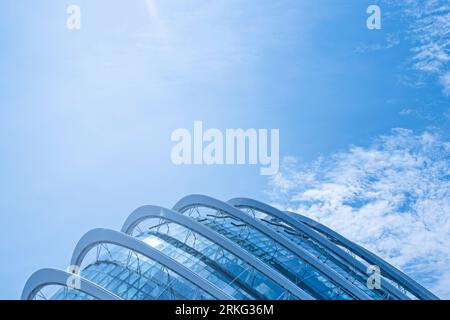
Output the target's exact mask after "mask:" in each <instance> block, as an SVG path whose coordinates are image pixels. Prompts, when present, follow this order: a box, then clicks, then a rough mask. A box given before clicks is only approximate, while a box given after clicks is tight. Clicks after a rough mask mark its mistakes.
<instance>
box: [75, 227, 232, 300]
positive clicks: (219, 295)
mask: <svg viewBox="0 0 450 320" xmlns="http://www.w3.org/2000/svg"><path fill="white" fill-rule="evenodd" d="M104 243H109V244H113V245H117V246H119V247H123V248H127V249H129V250H131V251H134V252H137V253H140V254H142V255H143V256H146V257H148V258H149V259H152V260H154V261H157V262H158V263H160V264H162V265H163V266H165V267H167V268H169V269H170V270H172V271H174V272H175V273H177V274H179V275H180V276H182V277H183V278H185V279H187V280H189V281H190V282H192V283H194V284H195V285H197V286H198V287H200V288H201V289H203V290H204V291H206V292H208V293H209V294H211V295H212V296H213V297H215V298H216V299H219V300H234V298H233V297H231V296H230V295H228V294H226V293H225V292H223V291H222V290H220V289H219V288H217V287H216V286H214V285H213V284H212V283H210V282H209V281H208V280H205V279H203V278H201V277H200V276H198V275H197V274H195V273H194V272H192V271H191V270H189V269H187V268H186V267H184V266H183V265H181V264H179V263H178V262H177V261H175V260H173V259H172V258H170V257H168V256H167V255H165V254H163V253H161V252H160V251H159V250H157V249H155V248H153V247H151V246H149V245H148V244H146V243H145V242H142V241H139V240H137V239H136V238H133V237H131V236H129V235H127V234H124V233H122V232H118V231H114V230H108V229H94V230H91V231H89V232H88V233H86V234H85V235H84V236H83V237H82V238H81V239H80V241H79V242H78V244H77V246H76V247H75V250H74V251H73V254H72V260H71V265H72V266H81V263H82V262H83V259H84V257H85V256H86V254H87V253H88V252H89V251H90V250H91V249H92V248H94V247H95V246H97V245H99V244H104Z"/></svg>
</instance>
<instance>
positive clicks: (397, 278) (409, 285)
mask: <svg viewBox="0 0 450 320" xmlns="http://www.w3.org/2000/svg"><path fill="white" fill-rule="evenodd" d="M285 213H286V214H288V215H290V216H291V217H293V218H296V219H298V221H300V222H302V223H304V224H305V225H308V226H310V227H311V228H313V229H315V230H317V231H318V232H320V233H321V234H323V235H325V236H326V237H328V238H330V239H333V240H334V241H335V242H337V243H339V244H341V245H342V246H343V247H345V248H347V249H348V250H349V251H350V252H352V253H354V254H356V255H357V256H359V257H361V258H362V259H364V260H365V261H367V262H368V263H370V264H373V265H377V266H379V267H380V269H381V270H382V273H384V274H385V276H386V277H388V278H389V279H391V280H393V281H394V282H396V283H398V284H399V286H400V287H403V288H405V289H406V290H408V291H409V292H411V293H412V294H413V295H415V296H416V297H417V298H419V299H423V300H439V298H438V297H437V296H436V295H434V294H433V293H431V292H430V291H428V290H427V289H425V288H424V287H423V286H421V285H420V284H419V283H417V282H416V281H414V280H413V279H411V278H410V277H409V276H407V275H406V274H404V273H403V272H401V271H400V270H398V269H397V268H395V267H394V266H392V265H391V264H389V263H388V262H386V261H385V260H383V259H381V258H380V257H378V256H377V255H375V254H374V253H372V252H370V251H368V250H367V249H365V248H363V247H361V246H360V245H358V244H356V243H354V242H352V241H350V240H348V239H347V238H345V237H343V236H341V235H340V234H339V233H337V232H335V231H333V230H331V229H330V228H328V227H326V226H324V225H323V224H321V223H319V222H317V221H315V220H313V219H311V218H308V217H305V216H303V215H300V214H297V213H293V212H289V211H285Z"/></svg>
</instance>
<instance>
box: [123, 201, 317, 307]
mask: <svg viewBox="0 0 450 320" xmlns="http://www.w3.org/2000/svg"><path fill="white" fill-rule="evenodd" d="M151 218H161V219H164V220H169V221H172V222H174V223H177V224H180V225H182V226H184V227H186V228H188V229H190V230H192V231H195V232H196V233H198V234H200V235H202V236H203V237H205V238H207V239H209V240H211V241H212V242H214V243H216V244H217V245H219V246H220V247H222V248H224V249H226V250H228V251H229V252H231V253H232V254H234V255H235V256H237V257H238V258H240V259H241V260H243V261H245V262H246V263H248V264H249V265H250V266H252V267H254V268H255V269H257V270H258V271H260V272H261V273H263V274H264V275H266V276H267V277H268V278H270V279H272V280H273V281H275V282H276V283H278V284H279V285H281V286H282V287H284V288H285V289H286V290H288V291H289V292H291V293H292V294H293V295H295V296H297V297H298V298H299V299H302V300H313V299H314V298H313V297H311V295H309V294H308V293H306V292H305V291H303V290H302V289H300V288H299V287H297V286H296V285H295V284H294V283H293V282H291V281H290V280H289V279H287V278H286V277H284V276H283V275H282V274H280V273H279V272H278V271H276V270H274V269H273V268H271V267H269V266H267V265H266V264H264V263H263V262H262V261H261V260H259V259H257V258H255V257H253V256H252V255H250V254H248V253H247V252H246V251H245V250H243V249H241V248H240V247H239V246H238V245H236V244H235V243H234V242H232V241H230V240H228V239H227V238H225V237H224V236H222V235H220V234H218V233H217V232H215V231H213V230H211V229H210V228H208V227H206V226H204V225H202V224H201V223H198V222H196V221H195V220H193V219H191V218H189V217H187V216H185V215H182V214H180V213H179V212H175V211H173V210H169V209H166V208H162V207H157V206H143V207H140V208H138V209H137V210H135V211H134V212H133V213H132V214H131V215H130V216H129V217H128V219H127V220H126V221H125V224H124V225H123V227H122V232H125V233H127V234H131V233H132V231H133V229H134V228H135V227H136V226H137V225H138V224H139V223H140V222H142V221H144V220H146V219H151Z"/></svg>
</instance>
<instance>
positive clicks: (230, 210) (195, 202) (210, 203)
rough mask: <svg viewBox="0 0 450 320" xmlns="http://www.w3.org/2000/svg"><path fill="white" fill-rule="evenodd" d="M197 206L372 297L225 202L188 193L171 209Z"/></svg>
mask: <svg viewBox="0 0 450 320" xmlns="http://www.w3.org/2000/svg"><path fill="white" fill-rule="evenodd" d="M198 206H203V207H207V208H210V209H214V210H219V211H223V212H226V213H227V214H229V215H231V216H233V217H235V218H237V219H239V220H241V221H243V222H245V223H247V224H248V225H250V226H252V227H253V228H255V229H257V230H259V231H260V232H261V233H263V234H265V235H266V236H268V237H269V238H271V239H272V240H274V241H275V242H278V243H280V244H282V245H283V246H284V247H285V248H286V249H288V250H289V251H291V252H292V253H294V254H295V255H296V256H298V257H300V258H301V259H303V260H304V261H306V262H307V263H308V264H310V265H312V266H313V267H314V268H316V269H317V270H319V271H320V272H322V273H323V274H325V275H327V276H328V277H329V278H330V279H332V280H333V281H335V282H336V283H337V284H338V285H340V286H341V287H342V288H344V289H346V290H347V291H348V292H349V293H351V294H352V295H353V296H354V297H356V298H358V299H361V300H372V298H371V297H370V296H369V295H367V294H366V293H364V292H363V291H362V290H360V289H359V288H357V287H355V286H354V285H352V284H351V283H350V282H348V281H347V279H345V278H344V277H342V276H341V275H340V274H338V273H337V272H335V271H334V270H333V269H331V268H330V267H328V266H327V265H324V264H323V263H322V262H320V261H319V260H317V259H316V258H315V257H313V256H311V255H310V254H309V253H308V252H306V251H304V250H303V249H302V248H300V247H299V246H297V245H296V244H295V243H294V242H292V241H291V240H289V239H288V238H286V237H285V236H283V235H281V234H279V233H277V232H275V231H274V230H273V229H271V228H269V227H267V226H266V225H264V224H263V223H262V222H261V221H258V220H255V219H253V218H252V217H250V216H249V215H247V214H246V213H244V212H242V211H241V210H239V209H237V208H235V207H233V206H231V205H229V204H227V203H225V202H222V201H220V200H217V199H214V198H211V197H208V196H204V195H190V196H186V197H184V198H183V199H181V200H180V201H178V202H177V203H176V204H175V206H174V207H173V210H175V211H179V212H184V211H186V210H188V209H190V208H194V207H198Z"/></svg>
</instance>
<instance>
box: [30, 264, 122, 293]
mask: <svg viewBox="0 0 450 320" xmlns="http://www.w3.org/2000/svg"><path fill="white" fill-rule="evenodd" d="M72 277H78V279H79V280H80V288H79V289H74V290H77V291H80V292H83V293H85V294H88V295H90V296H91V297H94V298H97V299H100V300H123V299H122V298H120V297H119V296H117V295H115V294H114V293H112V292H110V291H108V290H106V289H105V288H103V287H101V286H99V285H97V284H96V283H94V282H91V281H89V280H87V279H85V278H83V277H80V276H77V275H74V274H72V273H69V272H66V271H62V270H56V269H41V270H38V271H36V272H35V273H33V274H32V275H31V276H30V278H28V280H27V283H26V284H25V287H24V289H23V291H22V297H21V299H22V300H32V299H34V297H35V296H36V294H37V293H38V292H39V291H40V290H41V289H42V288H44V287H46V286H51V285H59V286H63V287H67V281H68V280H70V279H71V278H72Z"/></svg>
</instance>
